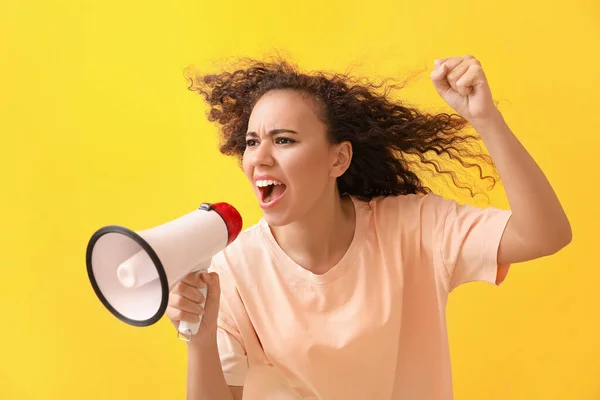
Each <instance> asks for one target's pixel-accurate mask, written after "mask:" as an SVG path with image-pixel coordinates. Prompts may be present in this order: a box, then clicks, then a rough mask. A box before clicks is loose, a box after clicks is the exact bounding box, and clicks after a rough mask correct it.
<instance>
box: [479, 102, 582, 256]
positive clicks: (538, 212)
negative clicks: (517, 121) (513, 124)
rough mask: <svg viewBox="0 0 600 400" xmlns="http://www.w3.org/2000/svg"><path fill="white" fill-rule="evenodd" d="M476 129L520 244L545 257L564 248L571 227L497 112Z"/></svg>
mask: <svg viewBox="0 0 600 400" xmlns="http://www.w3.org/2000/svg"><path fill="white" fill-rule="evenodd" d="M475 128H476V130H477V131H478V132H479V134H480V136H481V138H482V140H483V142H484V144H485V146H486V148H487V149H488V152H489V153H490V156H491V157H492V159H493V161H494V163H495V165H496V168H497V169H498V173H499V175H500V178H501V180H502V183H503V185H504V188H505V191H506V195H507V198H508V201H509V203H510V208H511V210H512V213H513V216H512V218H511V223H512V224H513V226H514V228H515V230H516V231H517V232H518V234H519V237H520V239H521V241H522V243H523V244H524V245H527V246H532V247H534V248H538V249H540V251H542V252H544V253H552V252H555V251H557V250H559V249H560V248H562V247H564V246H565V245H566V244H567V243H569V242H570V240H571V226H570V224H569V221H568V218H567V216H566V214H565V212H564V210H563V208H562V206H561V204H560V201H559V200H558V197H557V195H556V193H555V192H554V190H553V188H552V186H551V185H550V183H549V182H548V180H547V179H546V176H545V175H544V173H543V171H542V170H541V169H540V167H539V166H538V165H537V163H536V162H535V160H534V159H533V158H532V157H531V155H530V154H529V153H528V152H527V150H526V149H525V148H524V147H523V145H522V144H521V143H520V142H519V140H518V139H517V137H516V136H515V135H514V134H513V132H512V131H511V129H510V128H509V127H508V125H507V124H506V122H505V120H504V118H503V117H502V115H501V114H500V112H498V113H497V114H496V115H495V116H494V117H493V118H490V119H488V120H487V121H485V122H482V123H480V124H479V126H477V125H476V126H475Z"/></svg>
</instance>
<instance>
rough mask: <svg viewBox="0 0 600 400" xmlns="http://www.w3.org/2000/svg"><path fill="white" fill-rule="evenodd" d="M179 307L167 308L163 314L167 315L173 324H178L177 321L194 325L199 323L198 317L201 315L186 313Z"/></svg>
mask: <svg viewBox="0 0 600 400" xmlns="http://www.w3.org/2000/svg"><path fill="white" fill-rule="evenodd" d="M178 307H179V306H171V305H169V306H167V310H166V311H165V314H167V317H168V318H169V319H170V320H171V321H173V322H179V321H185V322H189V323H192V324H193V323H196V322H198V321H200V315H202V314H203V313H202V314H195V313H190V312H187V311H184V310H182V309H181V308H178Z"/></svg>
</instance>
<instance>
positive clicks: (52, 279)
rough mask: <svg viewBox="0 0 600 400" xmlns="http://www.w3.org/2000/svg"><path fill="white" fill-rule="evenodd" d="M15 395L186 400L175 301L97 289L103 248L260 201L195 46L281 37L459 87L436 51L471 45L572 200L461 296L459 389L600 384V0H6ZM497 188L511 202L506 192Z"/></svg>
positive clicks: (424, 92) (520, 394)
mask: <svg viewBox="0 0 600 400" xmlns="http://www.w3.org/2000/svg"><path fill="white" fill-rule="evenodd" d="M0 38H1V39H0V91H1V93H2V95H1V96H0V135H1V140H0V155H1V156H0V174H1V178H2V179H1V180H0V190H1V195H0V221H1V222H2V225H1V229H0V249H1V251H0V266H1V268H2V275H1V276H0V300H1V301H0V323H1V328H0V398H1V399H7V400H17V399H39V400H41V399H84V398H88V399H108V398H111V399H167V398H168V399H176V398H179V399H183V398H185V372H186V352H185V344H184V343H183V342H180V341H178V340H177V339H176V336H175V333H174V330H173V329H172V326H171V325H170V324H169V322H168V321H167V320H166V319H164V320H162V321H160V322H159V323H158V324H156V325H153V326H152V327H148V328H134V327H131V326H128V325H125V324H123V323H121V322H119V321H117V320H116V319H115V318H113V317H112V316H111V315H110V314H109V313H108V312H107V311H106V310H105V309H104V308H103V307H102V305H101V304H100V302H99V301H98V300H97V299H96V297H95V295H94V294H93V291H92V289H91V286H90V284H89V282H88V279H87V276H86V271H85V260H84V255H85V247H86V244H87V240H88V239H89V236H90V235H91V234H92V233H93V231H94V230H95V229H97V228H99V227H100V226H103V225H106V224H110V223H117V224H122V225H126V226H130V227H132V228H134V229H142V228H146V227H151V226H155V225H158V224H161V223H163V222H166V221H168V220H170V219H173V218H175V217H177V216H180V215H182V214H183V213H186V212H189V211H190V210H192V209H194V208H195V207H196V206H197V205H198V204H200V203H201V202H204V201H229V202H231V203H232V204H234V205H235V206H236V207H237V208H238V209H239V210H240V211H241V212H242V214H243V215H244V218H245V225H244V226H245V227H248V226H249V225H251V224H253V223H254V222H256V221H257V219H258V218H259V217H260V210H259V208H258V207H257V205H256V203H255V201H254V198H253V196H252V193H251V191H250V188H249V186H248V185H247V184H246V182H245V180H244V177H243V176H242V174H241V173H240V172H239V170H238V167H237V165H236V163H235V161H234V160H231V159H228V158H225V157H223V156H221V155H220V154H219V153H218V151H217V136H216V128H215V127H214V126H213V125H211V124H209V123H207V122H206V118H205V115H204V112H205V108H204V105H203V103H202V100H201V99H200V98H199V97H198V96H197V95H195V94H194V93H192V92H189V91H188V90H187V82H186V81H185V80H184V79H183V75H182V74H183V70H184V68H185V67H186V66H188V65H189V64H195V65H196V66H198V67H199V68H213V65H212V62H213V61H216V60H218V59H220V58H222V57H232V56H233V57H235V56H239V55H250V56H261V55H262V54H264V53H265V52H269V51H270V50H271V49H274V48H275V49H283V50H284V51H286V52H288V53H289V54H291V55H292V56H293V57H294V60H295V61H297V62H298V63H299V64H300V65H301V66H303V67H305V68H309V69H310V68H318V69H328V70H345V69H347V68H348V67H349V66H357V65H358V66H359V67H358V69H357V70H356V71H357V73H362V74H368V75H370V76H372V77H375V78H378V77H384V76H393V77H398V78H402V77H403V76H405V75H406V74H408V73H409V72H411V71H414V70H423V71H424V72H423V74H422V79H420V80H417V81H415V82H414V83H413V84H412V85H411V86H410V87H409V88H407V89H406V90H405V91H404V92H402V95H403V96H404V98H405V100H407V101H410V102H413V103H416V104H420V105H423V106H426V105H427V106H430V105H435V106H436V107H437V106H443V104H442V103H441V100H440V99H439V98H438V97H437V95H436V94H435V92H434V90H433V87H432V86H431V84H430V81H429V77H428V74H429V71H430V69H431V66H432V63H433V60H434V59H435V58H438V57H447V56H454V55H463V54H465V53H471V54H473V55H475V56H476V57H478V58H479V59H480V60H481V61H482V63H483V66H484V69H485V70H486V73H487V75H488V78H489V80H490V83H491V86H492V89H493V91H494V95H495V97H496V98H497V99H498V100H499V101H500V109H501V110H502V112H503V113H504V115H505V117H506V119H507V120H508V122H509V124H510V125H511V127H512V128H513V130H514V131H515V133H516V134H517V135H518V137H519V138H520V139H521V140H522V142H523V143H524V144H525V146H526V147H527V148H528V149H529V150H530V152H531V153H532V154H533V156H534V157H535V158H536V160H537V161H538V162H539V164H540V165H541V166H542V168H543V169H544V171H545V172H546V173H547V175H548V177H549V179H550V180H551V181H552V183H553V185H554V187H555V188H556V190H557V192H558V193H559V196H560V198H561V200H562V201H563V203H564V205H565V208H566V210H567V212H568V214H569V216H570V218H571V221H572V224H573V230H574V241H573V243H572V244H571V245H570V246H569V247H568V248H567V249H566V250H564V251H563V252H561V253H560V254H558V255H556V256H554V257H551V258H546V259H541V260H538V261H535V262H530V263H526V264H522V265H516V266H514V267H513V269H512V271H511V274H510V276H509V278H508V280H507V281H506V283H505V284H504V285H503V286H502V288H500V289H496V288H493V287H491V286H489V285H477V284H473V285H467V286H465V287H464V288H461V289H460V290H458V291H457V292H456V293H455V294H454V295H453V296H452V297H451V302H450V306H449V310H448V316H449V334H450V340H451V349H452V357H453V368H454V377H455V388H456V398H457V399H461V400H467V399H490V400H491V399H503V400H505V399H514V400H521V399H523V400H530V399H579V400H581V399H600V344H599V341H598V338H600V323H599V317H598V315H599V314H598V309H599V306H600V291H599V290H598V289H597V285H598V282H599V281H600V268H599V267H600V265H599V263H598V256H597V255H596V253H594V248H597V247H596V246H597V244H596V245H594V243H595V242H596V241H597V240H598V239H600V235H599V234H598V225H599V222H600V211H599V210H600V207H598V206H597V198H596V197H594V196H595V195H596V194H597V186H598V184H599V183H600V171H599V169H598V154H597V149H598V147H599V146H600V139H599V134H600V112H599V111H598V110H599V108H600V100H599V97H598V93H599V92H600V57H599V54H600V51H599V49H600V5H599V3H598V2H594V1H592V0H588V1H585V0H576V1H571V2H564V1H563V2H559V1H545V2H529V3H528V2H524V1H516V0H508V1H503V2H484V1H480V0H458V1H451V2H448V1H441V0H432V1H428V2H398V1H361V0H353V1H347V0H345V1H341V0H335V1H326V2H320V1H312V0H311V1H304V2H299V1H298V2H281V1H275V0H257V1H253V2H247V1H238V0H231V1H228V2H225V1H217V2H209V1H191V0H175V1H171V2H154V3H151V2H144V1H139V0H129V1H114V0H105V1H102V2H100V1H80V2H78V1H64V0H62V1H59V0H54V1H45V2H41V1H38V2H33V1H26V0H4V1H2V2H1V3H0ZM492 201H493V203H494V204H495V205H497V206H500V207H507V202H506V199H505V196H504V194H503V193H502V192H501V190H497V191H495V192H494V194H493V197H492Z"/></svg>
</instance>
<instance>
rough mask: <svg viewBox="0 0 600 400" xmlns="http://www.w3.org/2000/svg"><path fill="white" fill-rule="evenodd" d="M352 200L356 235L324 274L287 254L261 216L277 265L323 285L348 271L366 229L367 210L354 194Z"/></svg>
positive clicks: (301, 279) (265, 235)
mask: <svg viewBox="0 0 600 400" xmlns="http://www.w3.org/2000/svg"><path fill="white" fill-rule="evenodd" d="M349 197H350V199H351V200H352V204H353V205H354V213H355V227H354V235H353V237H352V241H351V242H350V246H349V247H348V249H347V250H346V252H345V253H344V255H343V256H342V258H341V259H340V261H339V262H338V263H337V264H336V265H334V266H333V267H332V268H331V269H329V271H327V272H326V273H324V274H320V275H318V274H314V273H313V272H311V271H309V270H307V269H305V268H302V266H300V265H298V264H297V263H296V262H295V261H294V260H293V259H292V258H291V257H290V256H288V255H287V253H286V252H285V251H283V249H282V248H281V247H280V246H279V243H277V240H275V237H274V236H273V233H272V232H271V229H270V228H269V225H268V224H267V222H266V221H265V220H264V218H261V220H260V223H259V226H260V233H261V236H262V237H263V239H264V240H265V242H266V244H267V245H268V247H269V249H270V250H271V252H272V253H273V254H274V256H275V258H276V260H277V261H278V263H277V265H276V267H281V268H282V269H284V270H285V271H286V272H287V273H288V274H290V275H292V276H293V277H294V278H296V279H297V280H300V281H304V282H307V283H311V284H314V285H317V286H323V285H327V284H330V283H331V282H333V281H335V280H336V279H338V278H339V277H341V276H342V275H343V274H344V272H346V271H347V270H348V269H349V268H350V267H352V265H354V263H355V262H356V259H357V255H358V253H359V251H360V246H361V243H362V239H363V234H364V229H365V219H366V214H367V213H366V211H365V209H364V205H363V204H362V203H361V202H360V201H359V200H358V199H356V198H355V197H354V196H349Z"/></svg>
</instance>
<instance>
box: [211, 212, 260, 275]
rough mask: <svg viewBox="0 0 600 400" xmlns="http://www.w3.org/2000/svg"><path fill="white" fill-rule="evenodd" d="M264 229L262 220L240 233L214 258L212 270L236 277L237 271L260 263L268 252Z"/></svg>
mask: <svg viewBox="0 0 600 400" xmlns="http://www.w3.org/2000/svg"><path fill="white" fill-rule="evenodd" d="M263 228H264V227H263V226H262V220H261V221H259V222H257V223H256V224H254V225H252V226H250V227H248V228H246V229H244V230H243V231H242V232H240V234H239V235H238V237H237V238H236V239H235V240H234V241H233V242H232V243H231V244H229V245H228V246H227V247H225V248H224V249H223V250H221V251H220V252H219V253H217V254H215V255H214V256H213V259H212V263H211V266H212V269H213V270H214V271H215V272H217V273H219V274H227V275H231V276H234V275H236V273H235V272H236V271H235V270H240V269H245V268H246V267H247V266H253V265H256V264H257V263H260V259H261V258H264V257H265V254H266V253H267V252H268V248H267V246H268V245H267V243H266V241H265V238H264V234H263V232H262V231H261V229H263Z"/></svg>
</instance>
